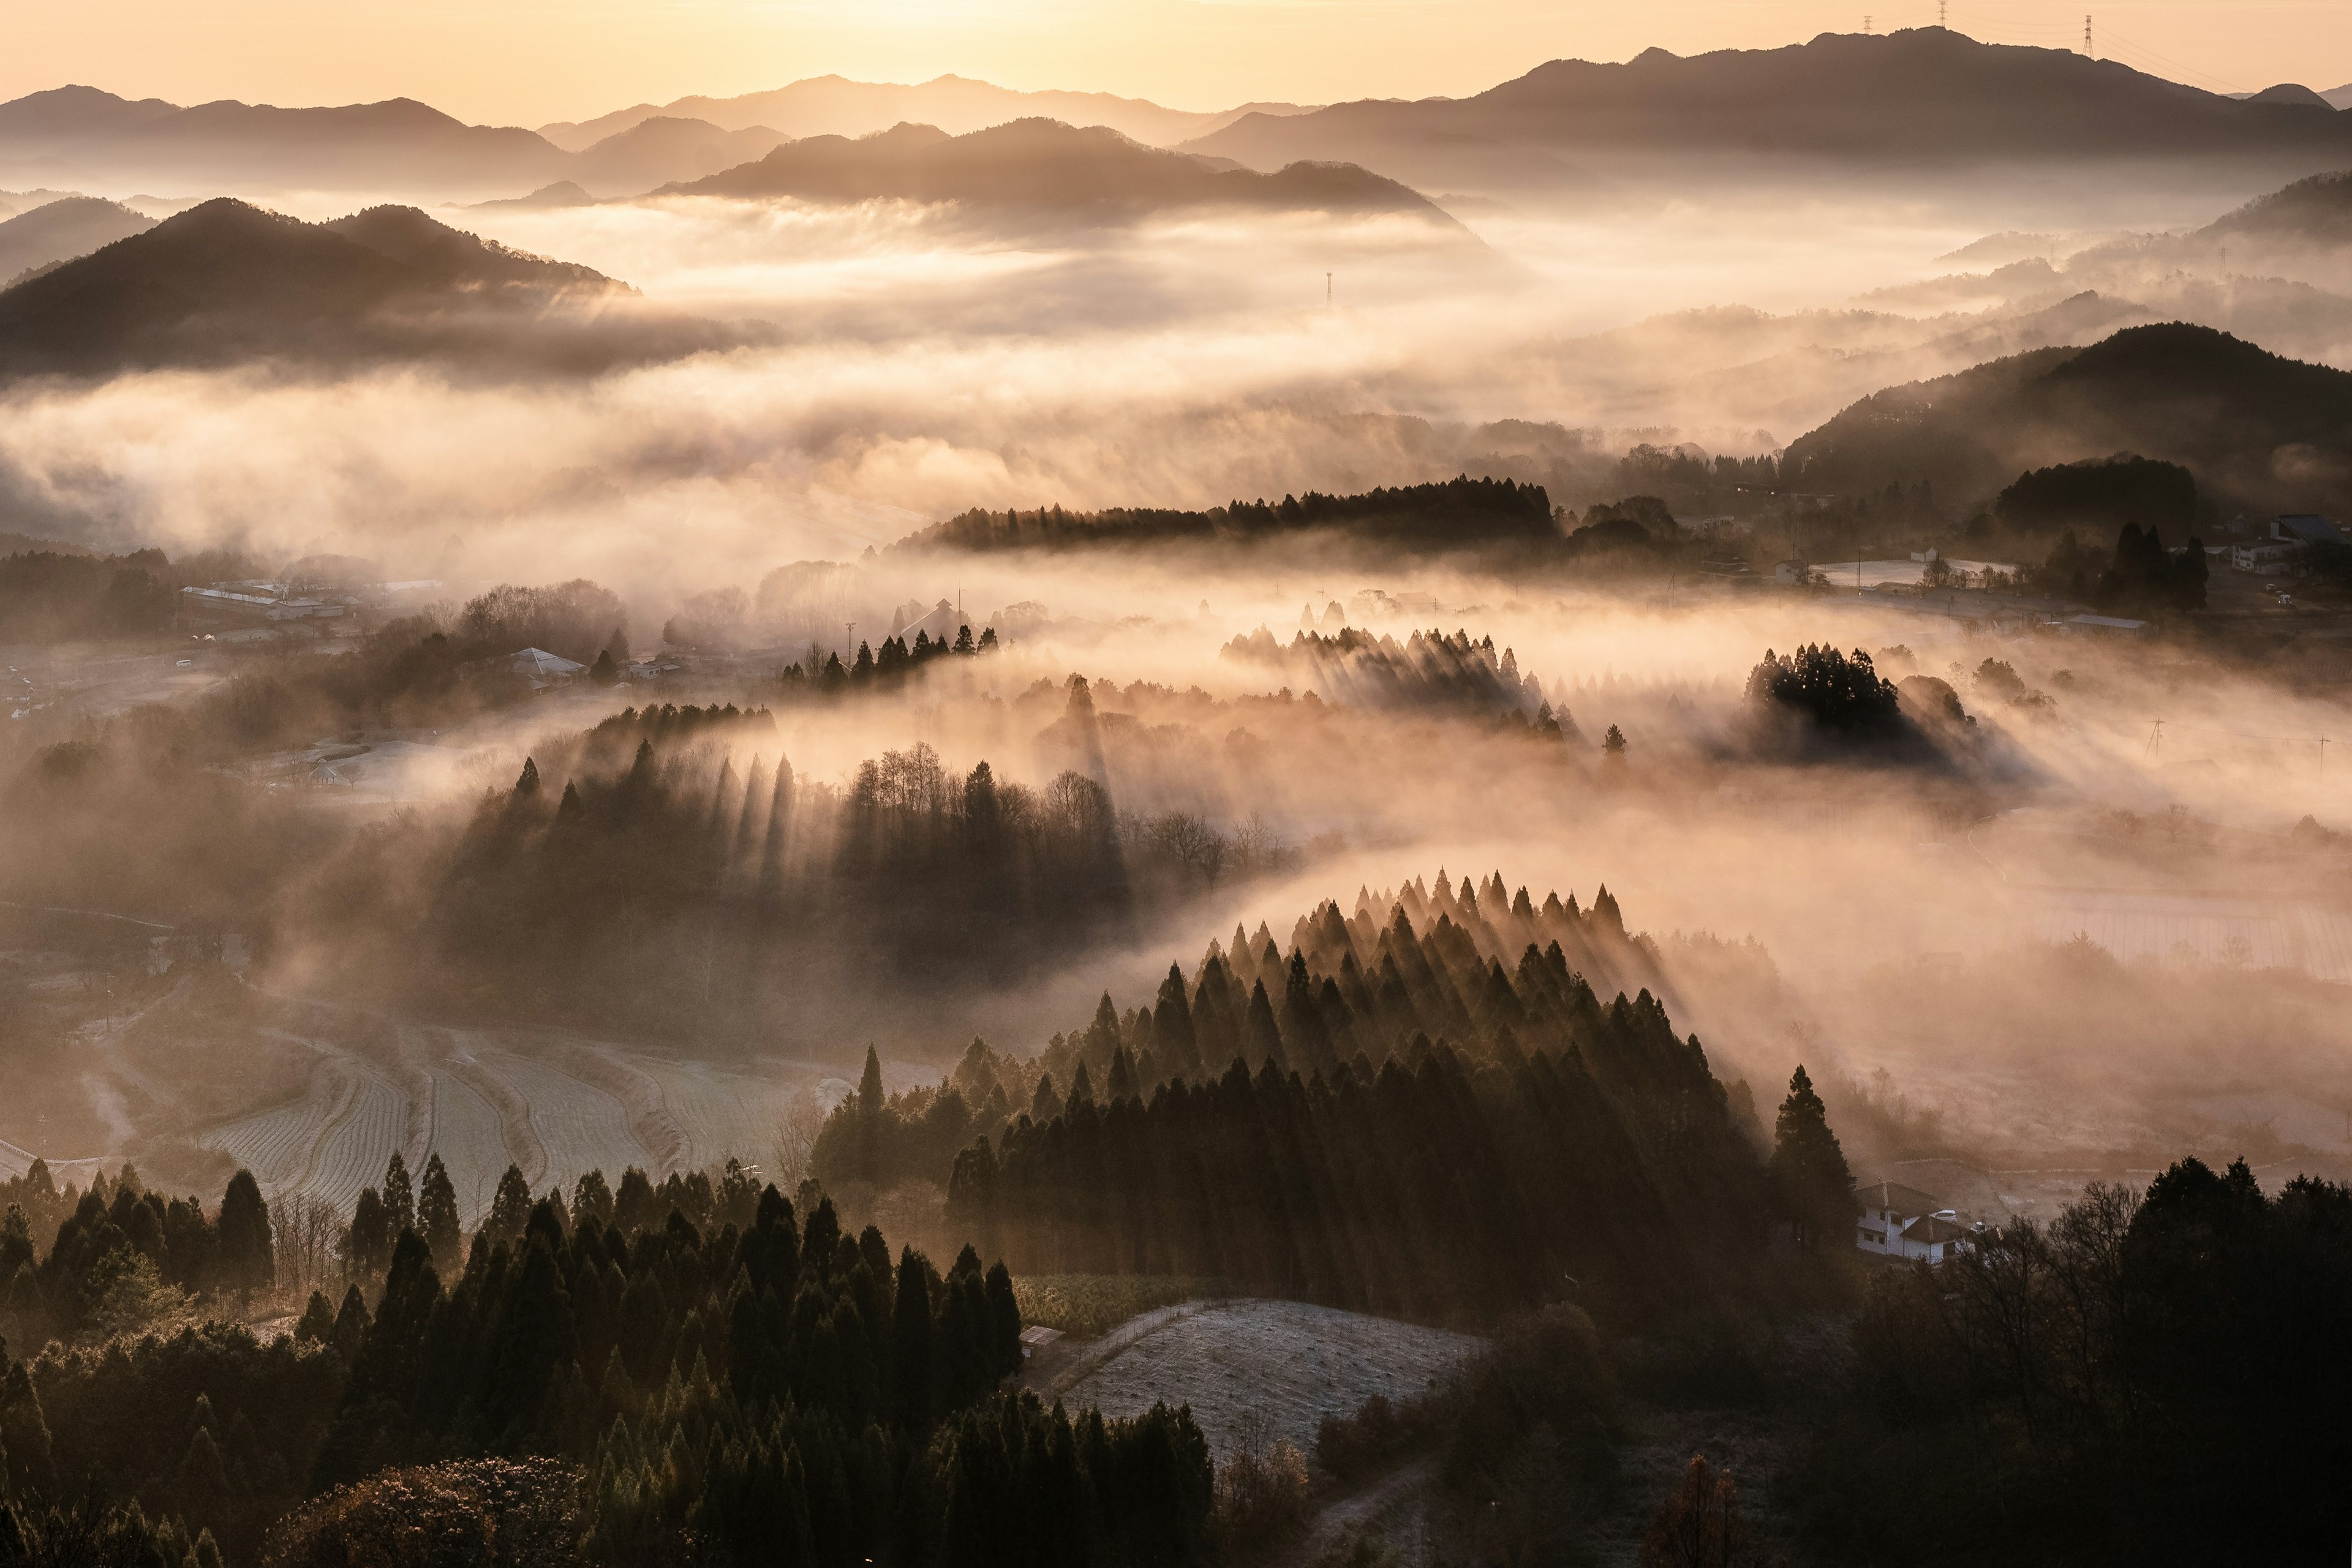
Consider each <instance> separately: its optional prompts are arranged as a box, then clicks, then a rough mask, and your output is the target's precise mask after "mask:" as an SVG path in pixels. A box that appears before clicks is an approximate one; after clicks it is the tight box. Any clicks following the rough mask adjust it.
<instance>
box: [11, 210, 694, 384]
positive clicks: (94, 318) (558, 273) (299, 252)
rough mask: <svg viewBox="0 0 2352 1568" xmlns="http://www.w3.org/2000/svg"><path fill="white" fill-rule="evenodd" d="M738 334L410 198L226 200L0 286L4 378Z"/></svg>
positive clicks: (486, 354)
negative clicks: (359, 203)
mask: <svg viewBox="0 0 2352 1568" xmlns="http://www.w3.org/2000/svg"><path fill="white" fill-rule="evenodd" d="M737 341H740V340H739V338H738V337H737V336H736V335H734V334H730V332H728V331H724V330H722V329H720V328H719V327H717V326H715V325H714V324H712V323H709V322H706V321H696V320H695V319H693V318H690V317H685V316H680V315H677V314H676V313H675V312H671V311H666V310H658V309H656V308H652V307H647V306H645V305H643V303H642V301H640V300H637V298H636V291H635V289H631V288H630V287H629V286H628V285H627V284H625V283H620V282H616V281H614V279H610V278H607V277H605V276H604V274H602V273H600V272H597V271H594V270H593V269H592V268H586V267H581V266H576V265H573V264H572V263H569V262H562V261H550V260H547V259H545V258H540V257H535V256H528V255H525V254H523V253H522V252H520V251H515V250H509V249H508V248H507V247H504V246H500V245H496V244H493V243H490V242H488V241H485V240H482V239H479V238H478V237H475V236H473V235H470V234H466V233H464V232H462V231H460V230H457V229H453V228H450V227H448V226H446V225H444V224H440V223H437V222H436V221H435V220H434V219H432V218H429V217H427V216H425V214H423V213H421V212H418V211H417V210H415V208H414V207H399V206H379V207H372V208H369V209H367V210H366V211H364V212H359V213H354V214H352V216H349V217H344V218H338V219H336V220H334V221H333V222H331V223H323V224H310V223H303V222H301V221H299V220H298V219H295V218H290V217H285V216H279V215H278V214H276V213H271V212H265V211H263V210H262V209H260V208H258V207H255V206H251V205H247V204H246V203H244V202H240V201H236V200H233V199H230V198H228V197H221V198H217V199H215V200H213V201H208V202H205V203H202V204H200V205H197V206H194V207H192V208H190V209H189V210H188V211H186V212H184V213H182V214H179V215H178V216H174V217H171V218H167V219H165V220H164V221H163V222H162V223H160V224H156V225H154V226H152V227H151V228H149V229H147V230H145V231H144V232H142V233H140V234H137V235H134V236H132V237H129V238H125V239H121V240H118V241H116V242H115V243H113V244H111V245H109V246H107V247H104V248H102V249H100V250H99V251H97V252H95V253H93V254H91V255H89V256H85V257H82V258H79V260H74V261H69V262H67V263H65V264H64V265H62V266H60V267H58V268H54V269H52V270H50V271H48V272H46V273H43V274H41V275H39V276H37V277H36V278H33V279H30V280H29V281H26V282H24V283H21V284H18V285H17V286H16V287H15V288H12V289H5V290H0V377H6V378H14V377H19V376H26V375H72V376H93V375H95V376H103V375H111V374H118V373H120V372H123V371H131V370H147V369H160V368H166V367H192V368H218V367H225V366H230V365H237V364H246V363H256V362H272V361H274V362H279V363H289V364H294V365H300V366H308V367H328V368H350V367H352V366H356V365H362V364H367V363H381V362H384V361H391V360H440V361H444V362H448V363H467V364H470V365H472V366H475V367H477V368H479V369H483V370H486V371H489V372H491V373H493V374H593V373H594V372H596V371H601V370H604V369H609V368H612V367H613V366H614V365H618V364H625V363H644V362H646V361H649V360H656V359H667V358H675V357H677V356H678V355H680V354H685V353H694V352H696V351H698V350H699V349H704V348H713V347H724V346H729V345H730V344H731V343H732V342H737Z"/></svg>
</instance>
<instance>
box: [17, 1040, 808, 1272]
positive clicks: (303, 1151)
mask: <svg viewBox="0 0 2352 1568" xmlns="http://www.w3.org/2000/svg"><path fill="white" fill-rule="evenodd" d="M400 1038H401V1039H402V1040H403V1041H404V1044H403V1046H402V1047H401V1048H400V1049H399V1050H398V1051H396V1052H394V1053H393V1054H392V1055H389V1056H385V1055H382V1054H380V1053H374V1052H371V1051H370V1050H369V1049H368V1048H367V1047H364V1046H359V1045H355V1044H353V1043H349V1042H344V1041H330V1040H318V1039H306V1040H304V1041H303V1042H302V1043H303V1044H305V1045H307V1046H309V1047H310V1048H311V1049H313V1050H316V1051H317V1052H318V1056H317V1058H316V1062H317V1065H316V1068H315V1069H314V1070H313V1071H312V1073H311V1076H310V1085H309V1088H308V1089H307V1091H306V1092H305V1093H303V1094H302V1095H301V1096H300V1097H299V1098H297V1099H294V1100H282V1101H280V1102H279V1103H278V1104H275V1105H271V1106H268V1107H267V1108H263V1109H257V1110H253V1111H251V1112H249V1113H247V1114H245V1115H242V1116H238V1117H236V1118H233V1119H231V1120H229V1121H222V1122H218V1123H215V1124H214V1125H213V1126H212V1127H210V1128H209V1129H208V1130H206V1131H203V1132H201V1133H200V1134H198V1137H197V1141H198V1142H201V1143H202V1144H204V1145H205V1146H206V1147H208V1148H213V1149H217V1150H219V1151H220V1152H223V1153H225V1154H226V1155H228V1156H229V1157H230V1158H231V1159H233V1160H235V1161H236V1162H237V1163H239V1164H241V1165H244V1166H246V1167H247V1168H248V1169H250V1170H251V1171H252V1172H253V1173H254V1175H255V1177H256V1178H257V1179H258V1180H259V1181H260V1183H261V1184H262V1188H263V1190H264V1191H265V1192H267V1193H269V1194H279V1193H292V1192H302V1193H309V1194H312V1195H314V1196H317V1197H320V1198H323V1199H325V1200H326V1201H328V1202H329V1203H331V1204H333V1205H335V1206H336V1207H337V1208H338V1209H340V1210H341V1211H342V1212H344V1213H346V1214H348V1213H350V1212H351V1209H352V1205H353V1204H354V1203H356V1202H357V1201H358V1198H359V1194H360V1190H361V1189H362V1187H366V1186H372V1185H375V1184H380V1183H381V1182H382V1181H383V1173H384V1166H385V1165H386V1164H387V1163H389V1162H390V1160H391V1158H392V1155H393V1152H394V1150H398V1151H399V1152H400V1153H401V1156H402V1157H403V1158H404V1159H405V1160H406V1161H407V1162H408V1167H409V1171H410V1173H411V1175H412V1179H415V1178H418V1177H421V1176H422V1174H423V1173H424V1169H425V1162H426V1160H427V1159H429V1158H430V1157H431V1156H433V1155H435V1154H438V1155H439V1156H440V1157H441V1161H442V1163H443V1164H444V1165H446V1167H447V1168H448V1171H449V1180H450V1184H451V1185H452V1186H454V1187H455V1188H456V1189H457V1207H458V1211H459V1213H460V1215H462V1217H463V1218H464V1221H465V1223H466V1224H467V1225H468V1226H471V1225H475V1224H478V1223H479V1221H480V1217H481V1215H482V1214H483V1213H484V1212H486V1210H487V1209H488V1204H489V1200H490V1195H491V1194H492V1193H493V1192H494V1191H495V1190H496V1188H497V1186H498V1182H499V1175H500V1173H503V1172H504V1171H505V1170H506V1168H507V1166H508V1165H509V1164H512V1165H515V1166H517V1167H519V1168H520V1170H521V1171H522V1173H523V1175H524V1177H525V1178H526V1179H527V1180H528V1181H529V1182H530V1184H531V1187H532V1189H533V1190H534V1191H540V1192H544V1191H545V1190H546V1189H547V1188H548V1187H549V1186H551V1185H556V1184H561V1185H562V1186H563V1187H564V1188H565V1189H566V1190H567V1191H568V1190H569V1189H570V1188H571V1186H572V1184H573V1183H574V1182H576V1181H577V1180H578V1179H579V1178H580V1176H581V1174H582V1173H583V1172H586V1171H589V1170H591V1169H597V1170H602V1171H603V1172H604V1173H605V1176H606V1177H607V1179H608V1180H610V1181H613V1182H614V1183H617V1182H618V1181H619V1179H620V1175H621V1173H622V1172H623V1171H625V1170H626V1169H627V1168H628V1167H630V1166H632V1165H635V1166H639V1167H641V1168H643V1169H644V1170H646V1172H647V1173H650V1174H651V1175H652V1176H653V1177H654V1179H655V1180H656V1181H659V1180H661V1179H662V1178H664V1177H666V1176H667V1175H668V1174H669V1173H671V1172H673V1171H676V1170H694V1169H701V1168H706V1167H709V1166H714V1165H717V1164H719V1163H722V1162H724V1161H725V1160H726V1159H728V1158H729V1157H730V1156H735V1157H740V1159H742V1160H743V1161H744V1162H745V1163H747V1164H759V1163H762V1162H764V1161H765V1160H766V1159H768V1157H769V1156H770V1154H771V1152H772V1150H773V1148H774V1145H775V1142H776V1137H777V1129H778V1125H779V1121H780V1119H781V1118H782V1115H783V1112H784V1110H785V1109H786V1108H787V1107H789V1106H790V1105H791V1104H792V1103H793V1100H794V1098H795V1097H796V1096H798V1095H801V1094H803V1093H804V1092H806V1091H807V1090H808V1089H809V1088H810V1085H811V1084H812V1083H813V1082H814V1079H815V1078H816V1076H817V1074H818V1069H817V1068H814V1067H813V1066H812V1067H806V1068H793V1069H790V1070H786V1069H781V1068H779V1069H775V1070H773V1071H772V1072H761V1071H759V1070H756V1069H754V1070H746V1069H741V1068H722V1067H717V1066H710V1065H705V1064H700V1063H688V1062H677V1061H673V1060H663V1059H656V1058H646V1057H639V1056H636V1055H635V1054H634V1053H631V1052H628V1051H626V1050H625V1049H623V1048H621V1047H613V1046H599V1045H591V1044H586V1043H583V1042H578V1041H552V1042H551V1041H550V1040H548V1039H546V1038H544V1037H538V1036H528V1037H525V1036H509V1035H503V1034H500V1033H499V1032H495V1031H487V1030H448V1031H443V1030H408V1031H404V1032H403V1034H402V1035H401V1036H400ZM5 1160H6V1151H5V1149H0V1163H5ZM29 1160H30V1155H26V1157H25V1161H22V1162H17V1163H26V1162H29Z"/></svg>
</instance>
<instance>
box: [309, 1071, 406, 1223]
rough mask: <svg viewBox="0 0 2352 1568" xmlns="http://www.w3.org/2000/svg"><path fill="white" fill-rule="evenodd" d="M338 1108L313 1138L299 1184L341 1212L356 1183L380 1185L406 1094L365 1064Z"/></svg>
mask: <svg viewBox="0 0 2352 1568" xmlns="http://www.w3.org/2000/svg"><path fill="white" fill-rule="evenodd" d="M353 1070H355V1071H356V1072H357V1073H358V1081H357V1083H356V1085H355V1086H354V1091H353V1093H352V1096H351V1099H350V1100H349V1101H348V1102H347V1104H346V1105H345V1107H344V1110H343V1113H342V1115H341V1116H340V1117H338V1118H337V1119H336V1121H335V1124H334V1125H333V1126H332V1127H330V1128H329V1129H328V1130H327V1132H326V1135H325V1136H324V1137H323V1138H321V1139H320V1140H319V1150H318V1154H317V1156H316V1157H315V1158H314V1159H313V1160H312V1162H311V1166H310V1178H309V1179H308V1180H307V1181H305V1182H304V1183H303V1184H302V1185H303V1186H305V1187H307V1188H308V1189H309V1190H310V1193H311V1194H313V1195H314V1196H317V1197H320V1198H323V1199H325V1200H326V1201H327V1202H328V1203H331V1204H332V1205H335V1207H336V1208H338V1209H340V1210H341V1211H342V1212H343V1213H345V1214H349V1213H350V1212H351V1209H352V1205H354V1204H356V1203H358V1202H359V1197H360V1189H361V1188H362V1187H370V1186H377V1185H381V1184H382V1183H383V1169H384V1167H385V1166H386V1165H388V1164H390V1163H392V1152H393V1151H394V1150H395V1149H397V1148H399V1147H400V1141H401V1137H402V1135H403V1133H404V1132H405V1131H406V1129H407V1121H408V1099H407V1096H405V1095H404V1094H402V1093H401V1092H400V1090H399V1089H396V1088H394V1086H393V1085H392V1084H391V1083H389V1082H387V1081H385V1080H384V1079H380V1078H378V1077H376V1076H375V1075H374V1074H373V1073H372V1072H370V1071H368V1070H366V1069H365V1068H355V1069H353Z"/></svg>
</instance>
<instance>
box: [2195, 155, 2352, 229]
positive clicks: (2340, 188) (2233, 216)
mask: <svg viewBox="0 0 2352 1568" xmlns="http://www.w3.org/2000/svg"><path fill="white" fill-rule="evenodd" d="M2191 238H2195V239H2213V240H2223V241H2247V240H2252V241H2257V242H2262V243H2264V244H2267V245H2270V246H2276V247H2294V246H2306V247H2314V248H2320V247H2327V248H2333V247H2341V246H2352V170H2347V171H2340V172H2338V173H2336V174H2314V175H2312V176H2311V177H2310V178H2309V179H2306V180H2297V181H2296V182H2295V183H2294V184H2291V185H2288V186H2286V187H2285V188H2284V189H2283V190H2276V191H2273V192H2272V193H2271V194H2270V195H2266V196H2258V197H2256V198H2255V199H2254V200H2252V201H2251V202H2248V203H2247V204H2246V205H2244V206H2242V207H2240V208H2238V209H2237V210H2236V211H2234V212H2231V213H2227V214H2225V215H2223V216H2221V217H2219V218H2216V219H2215V220H2214V221H2213V222H2211V223H2210V224H2207V225H2206V226H2204V227H2203V228H2201V229H2199V230H2198V231H2197V233H2196V234H2195V235H2193V236H2191Z"/></svg>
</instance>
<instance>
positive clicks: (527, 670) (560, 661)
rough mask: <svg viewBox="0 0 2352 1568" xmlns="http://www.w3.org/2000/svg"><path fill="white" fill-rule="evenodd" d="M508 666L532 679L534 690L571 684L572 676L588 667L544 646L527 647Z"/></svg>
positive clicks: (529, 679) (531, 684)
mask: <svg viewBox="0 0 2352 1568" xmlns="http://www.w3.org/2000/svg"><path fill="white" fill-rule="evenodd" d="M507 668H509V669H511V670H513V671H514V672H515V673H516V674H517V675H520V676H521V677H522V678H523V679H526V680H528V681H530V689H532V690H533V691H544V690H546V689H548V688H549V687H551V686H569V685H571V684H572V677H573V676H575V675H578V674H579V673H580V672H581V671H582V670H583V669H586V668H588V667H587V666H586V665H584V664H582V663H580V662H579V661H578V660H576V659H569V658H564V657H563V656H562V655H561V654H553V653H550V652H548V651H547V650H546V649H545V648H543V647H527V648H524V649H523V650H522V651H521V652H520V653H518V654H516V655H515V656H514V658H512V659H510V660H509V661H508V665H507Z"/></svg>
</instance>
